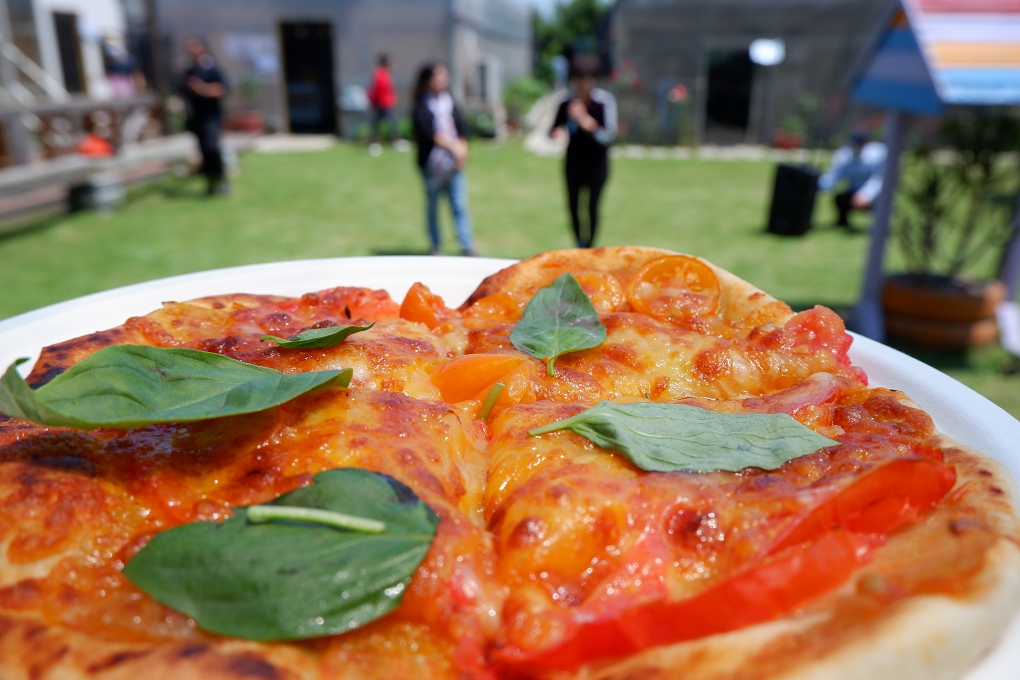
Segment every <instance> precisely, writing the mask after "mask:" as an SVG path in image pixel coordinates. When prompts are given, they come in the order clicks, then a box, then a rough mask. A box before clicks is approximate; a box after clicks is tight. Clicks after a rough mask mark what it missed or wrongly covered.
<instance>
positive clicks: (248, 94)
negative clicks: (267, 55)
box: [226, 73, 266, 132]
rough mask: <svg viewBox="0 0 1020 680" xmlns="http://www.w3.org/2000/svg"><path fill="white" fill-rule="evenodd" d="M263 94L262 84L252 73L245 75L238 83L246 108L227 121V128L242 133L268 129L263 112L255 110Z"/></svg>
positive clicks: (238, 90)
mask: <svg viewBox="0 0 1020 680" xmlns="http://www.w3.org/2000/svg"><path fill="white" fill-rule="evenodd" d="M261 92H262V83H260V82H259V79H258V78H257V77H255V75H254V74H252V73H245V74H244V75H242V76H241V78H240V79H239V80H238V82H237V93H238V95H240V97H241V103H242V105H243V107H244V108H242V109H241V110H239V111H235V112H234V113H233V114H232V115H231V116H230V118H228V119H227V124H226V128H227V129H228V130H237V131H240V132H263V131H264V130H265V128H266V119H265V116H263V115H262V112H261V111H259V110H258V109H257V108H255V107H256V106H257V104H258V98H259V94H261Z"/></svg>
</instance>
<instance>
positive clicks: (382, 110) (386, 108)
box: [368, 54, 407, 156]
mask: <svg viewBox="0 0 1020 680" xmlns="http://www.w3.org/2000/svg"><path fill="white" fill-rule="evenodd" d="M368 103H369V104H371V105H372V140H371V144H369V146H368V150H369V153H371V154H372V155H373V156H378V155H379V154H380V153H382V146H380V144H379V127H380V125H381V124H382V122H383V121H384V120H385V121H386V122H387V123H388V124H389V128H390V142H391V143H392V144H393V147H394V148H395V149H397V150H398V151H406V150H407V147H406V146H405V145H403V144H401V142H403V141H404V140H402V139H401V138H400V124H399V123H398V122H397V90H396V88H395V87H394V86H393V74H392V73H390V57H389V55H387V54H381V55H379V65H378V66H376V68H375V73H373V74H372V84H371V85H369V86H368Z"/></svg>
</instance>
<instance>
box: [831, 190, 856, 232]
mask: <svg viewBox="0 0 1020 680" xmlns="http://www.w3.org/2000/svg"><path fill="white" fill-rule="evenodd" d="M855 193H857V192H855V191H844V192H843V193H840V194H836V195H835V196H833V200H834V201H835V202H836V211H837V212H838V213H839V217H838V218H837V219H836V226H839V227H849V226H850V211H851V210H856V208H854V207H853V206H852V205H850V200H851V199H852V198H853V197H854V194H855Z"/></svg>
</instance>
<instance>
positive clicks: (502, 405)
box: [474, 355, 535, 417]
mask: <svg viewBox="0 0 1020 680" xmlns="http://www.w3.org/2000/svg"><path fill="white" fill-rule="evenodd" d="M479 356H481V355H479ZM495 356H500V355H495ZM531 366H532V365H531V364H529V363H527V362H525V361H523V360H521V362H520V364H519V365H518V366H517V367H516V368H514V369H513V370H511V371H509V372H508V373H505V374H504V375H502V376H500V377H499V378H497V379H496V380H493V381H492V385H487V386H486V387H484V388H482V390H481V391H480V392H479V393H478V394H476V395H475V397H474V398H475V399H477V400H478V401H485V397H486V396H488V394H489V390H491V389H492V387H493V385H495V384H496V382H497V381H498V382H501V383H503V391H502V392H500V394H499V397H497V398H496V403H495V404H493V405H492V410H491V411H490V412H489V413H490V417H491V416H495V415H497V414H499V413H500V412H501V411H504V410H506V409H508V408H510V407H511V406H514V405H515V404H527V403H531V402H533V401H535V392H534V390H533V389H532V388H531Z"/></svg>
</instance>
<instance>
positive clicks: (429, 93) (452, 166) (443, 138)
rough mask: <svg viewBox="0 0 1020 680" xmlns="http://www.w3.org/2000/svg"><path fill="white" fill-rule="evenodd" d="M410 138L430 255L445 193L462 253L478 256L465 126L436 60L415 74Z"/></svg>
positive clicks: (445, 74)
mask: <svg viewBox="0 0 1020 680" xmlns="http://www.w3.org/2000/svg"><path fill="white" fill-rule="evenodd" d="M413 119H414V139H415V143H416V144H417V145H418V167H419V168H421V172H422V178H423V179H424V180H425V195H426V198H427V209H426V210H427V211H426V218H427V222H428V230H429V239H430V240H431V241H432V254H433V255H441V254H442V251H441V250H440V248H439V214H438V211H439V195H440V194H441V193H446V195H447V196H448V197H449V200H450V208H451V209H452V211H453V223H454V228H455V230H456V232H457V240H458V241H460V247H461V250H462V251H463V253H464V254H465V255H477V252H476V251H475V248H474V245H473V242H472V235H471V217H470V215H469V214H468V204H467V178H466V177H465V176H464V165H465V163H466V162H467V157H468V143H467V127H466V126H465V125H464V118H463V116H461V113H460V109H459V108H458V107H457V104H456V103H454V101H453V96H452V95H451V94H450V72H449V71H448V70H447V68H446V66H445V65H443V64H440V63H436V64H426V65H425V66H423V67H422V68H421V70H420V71H419V72H418V79H417V81H416V85H415V88H414V114H413Z"/></svg>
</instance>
